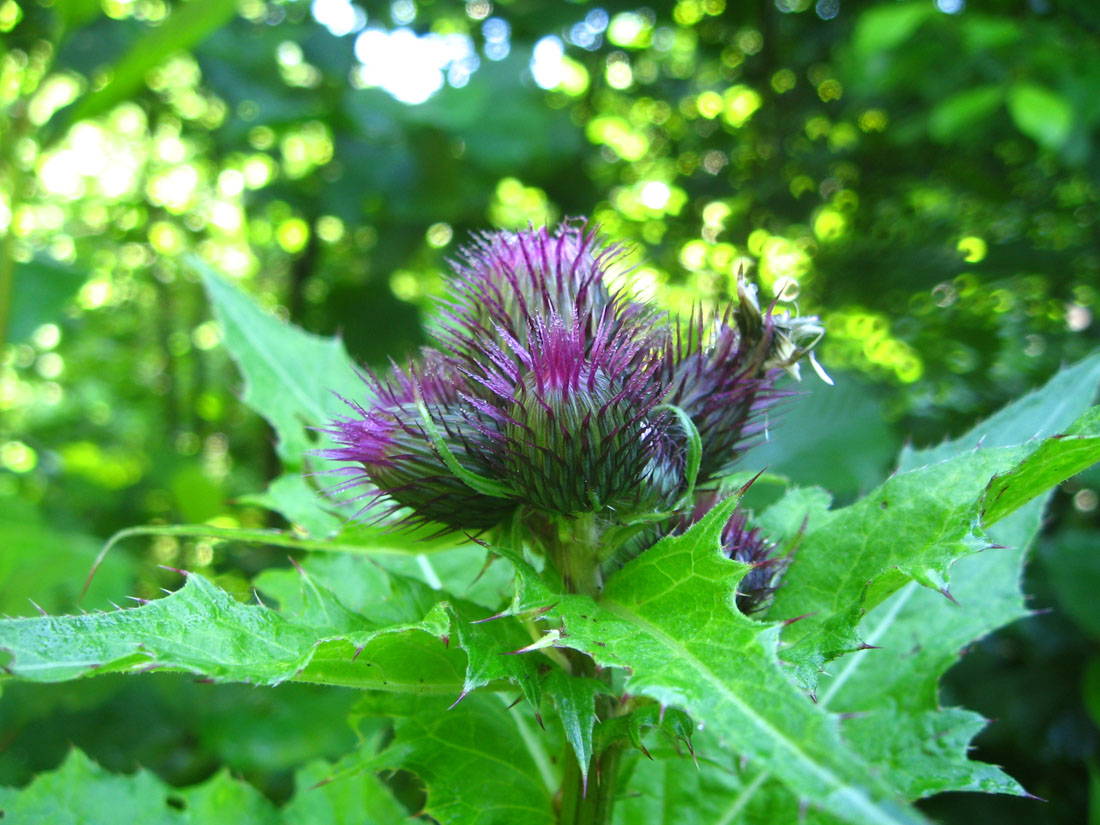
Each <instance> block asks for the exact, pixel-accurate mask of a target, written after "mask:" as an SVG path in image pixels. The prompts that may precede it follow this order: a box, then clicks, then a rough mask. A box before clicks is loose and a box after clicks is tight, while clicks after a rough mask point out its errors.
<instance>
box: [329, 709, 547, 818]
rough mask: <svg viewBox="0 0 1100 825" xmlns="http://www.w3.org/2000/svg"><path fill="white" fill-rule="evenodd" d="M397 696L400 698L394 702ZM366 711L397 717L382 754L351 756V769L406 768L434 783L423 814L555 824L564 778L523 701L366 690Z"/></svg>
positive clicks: (348, 769) (428, 783) (348, 762)
mask: <svg viewBox="0 0 1100 825" xmlns="http://www.w3.org/2000/svg"><path fill="white" fill-rule="evenodd" d="M395 700H396V701H395ZM359 707H360V712H362V713H363V714H367V715H369V714H383V715H387V716H393V717H397V719H396V722H395V725H394V737H393V741H392V743H391V744H390V745H389V746H388V747H387V748H386V749H385V750H384V751H382V752H381V753H379V754H377V755H369V756H367V757H366V758H353V759H348V760H345V764H344V765H343V768H344V772H345V773H355V772H358V771H363V770H366V771H377V770H382V769H386V768H403V769H405V770H409V771H412V772H413V773H415V774H416V775H417V776H419V777H420V778H421V779H422V780H423V781H424V783H425V784H426V786H427V791H428V800H427V803H426V804H425V806H424V813H426V814H427V815H428V816H431V817H432V818H433V819H435V820H437V821H438V822H440V823H441V825H515V823H518V822H522V823H524V825H551V823H554V822H556V821H557V820H556V816H555V815H554V811H553V805H552V801H551V799H552V796H553V793H554V790H555V788H556V784H557V777H556V776H555V775H554V773H553V770H552V768H551V766H550V762H549V759H548V757H547V754H546V752H545V751H544V750H543V745H542V741H541V739H540V737H538V736H536V735H535V734H536V729H533V726H532V724H531V722H530V719H529V717H528V715H527V713H528V711H527V710H525V709H524V708H523V707H522V706H517V707H515V708H512V709H511V710H508V709H506V707H505V705H504V703H503V702H501V701H500V700H499V698H498V697H495V696H489V695H485V694H476V695H474V696H469V697H467V698H466V699H464V700H463V701H462V703H461V704H459V705H458V706H456V707H453V708H451V709H449V710H448V709H447V703H446V702H442V701H439V700H434V699H429V698H427V697H413V696H407V697H383V696H379V695H376V694H366V695H365V696H364V697H363V699H362V701H361V702H360V706H359Z"/></svg>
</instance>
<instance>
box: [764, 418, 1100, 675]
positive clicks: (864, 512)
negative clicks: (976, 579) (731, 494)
mask: <svg viewBox="0 0 1100 825" xmlns="http://www.w3.org/2000/svg"><path fill="white" fill-rule="evenodd" d="M1098 460H1100V424H1098V422H1097V420H1096V416H1095V415H1093V414H1088V415H1086V417H1085V418H1083V419H1082V421H1081V423H1080V424H1079V426H1078V428H1077V430H1075V434H1074V435H1072V436H1065V437H1052V438H1049V439H1045V440H1042V441H1039V440H1032V441H1029V442H1027V443H1026V444H1022V445H1019V446H1015V447H993V448H985V447H982V448H981V449H978V450H971V451H968V452H965V453H963V454H961V455H956V456H955V457H953V458H949V459H946V460H944V461H940V462H938V463H935V464H930V465H926V466H923V467H920V468H918V469H915V470H913V471H911V472H908V473H904V474H902V475H898V476H895V477H894V478H892V479H890V480H889V481H887V482H886V483H885V484H883V485H882V486H880V487H879V488H878V489H876V490H874V491H873V492H872V493H871V494H869V495H868V496H867V497H866V498H864V499H862V500H860V501H858V502H856V503H855V504H853V505H851V506H850V507H846V508H843V509H841V510H836V511H830V512H821V511H817V512H815V513H811V515H810V519H809V526H808V529H807V531H806V534H805V536H804V537H803V538H802V540H801V543H800V546H799V549H798V552H797V554H796V556H795V561H794V563H793V564H792V565H791V568H790V570H789V571H788V573H787V577H786V580H785V581H784V584H783V587H782V588H781V589H780V590H779V593H778V594H777V596H776V600H775V604H774V605H773V607H772V610H771V612H770V613H769V618H779V619H794V618H797V617H805V618H803V619H802V620H801V621H799V622H797V623H795V624H793V625H791V626H790V627H789V628H788V630H787V632H786V633H785V634H784V638H785V640H786V641H788V642H790V643H791V644H792V645H793V646H792V647H790V648H788V649H786V650H785V651H784V654H783V656H784V659H786V660H787V661H789V662H792V663H793V664H795V665H796V666H797V675H798V678H799V680H800V682H801V683H802V684H803V685H805V686H806V687H808V688H812V687H813V685H814V684H815V683H816V680H817V674H818V671H819V670H820V669H821V668H822V666H823V665H824V663H825V662H826V661H828V660H829V659H832V658H835V657H836V656H838V655H840V654H842V653H845V652H849V651H851V650H855V649H858V647H859V644H860V641H859V639H858V638H857V637H856V635H855V627H856V625H857V624H858V623H859V620H860V618H861V616H862V613H863V611H865V610H868V609H870V608H872V607H874V606H875V605H877V604H878V603H880V602H881V601H882V600H883V599H885V598H886V597H888V596H889V595H890V594H892V593H894V592H896V591H897V590H898V589H899V588H901V587H903V586H904V585H905V584H906V583H907V582H908V581H917V582H919V583H920V584H923V585H925V586H927V587H930V588H932V589H934V590H942V591H944V592H947V587H948V569H949V568H950V566H951V565H952V564H953V563H954V562H956V561H957V560H958V559H960V558H964V557H966V556H968V555H971V554H972V553H975V552H978V551H979V550H982V549H984V548H986V547H988V546H989V545H990V544H991V542H990V540H989V538H988V536H987V535H986V534H985V530H984V528H985V526H986V525H987V524H992V523H993V522H994V521H996V520H998V519H1000V518H1003V517H1004V516H1005V515H1007V514H1008V513H1010V512H1012V511H1013V510H1014V509H1016V508H1018V507H1019V506H1021V505H1022V504H1023V503H1024V502H1026V501H1027V500H1029V499H1031V498H1034V497H1035V496H1037V495H1039V494H1040V493H1042V492H1043V491H1044V490H1047V489H1049V488H1050V486H1051V485H1052V484H1056V483H1058V482H1060V481H1063V480H1064V479H1065V478H1068V477H1069V476H1071V475H1073V474H1075V473H1077V472H1079V471H1080V470H1082V469H1084V468H1086V467H1088V466H1090V465H1091V464H1093V463H1095V462H1096V461H1098ZM800 509H801V502H795V504H793V505H792V503H791V502H789V501H786V500H783V501H780V502H779V503H778V504H777V505H775V506H774V507H773V508H772V510H771V511H769V512H767V513H765V514H764V516H763V517H762V522H763V523H764V525H765V526H766V528H768V529H769V530H772V531H773V532H779V531H780V530H781V529H782V527H783V526H784V525H786V527H787V528H788V529H789V526H790V525H791V524H792V523H794V521H795V520H797V517H798V511H799V510H800Z"/></svg>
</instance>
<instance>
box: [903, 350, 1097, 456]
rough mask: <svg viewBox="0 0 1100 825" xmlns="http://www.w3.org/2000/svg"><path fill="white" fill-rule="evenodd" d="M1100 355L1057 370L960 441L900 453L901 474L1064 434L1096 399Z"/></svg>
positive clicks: (1094, 355) (909, 448)
mask: <svg viewBox="0 0 1100 825" xmlns="http://www.w3.org/2000/svg"><path fill="white" fill-rule="evenodd" d="M1098 384H1100V352H1097V353H1095V354H1093V355H1090V356H1089V357H1088V358H1083V359H1081V360H1080V361H1078V362H1077V363H1076V364H1073V365H1071V366H1069V367H1066V368H1065V369H1062V370H1059V371H1058V372H1057V373H1056V374H1055V375H1054V377H1052V378H1051V379H1050V380H1049V381H1048V382H1047V383H1046V384H1045V385H1043V386H1042V387H1040V388H1039V389H1036V390H1033V391H1032V392H1030V393H1028V394H1027V395H1025V396H1023V397H1021V398H1018V399H1016V400H1015V401H1013V402H1012V403H1011V404H1008V405H1007V406H1005V407H1004V408H1003V409H1001V410H1000V411H999V412H997V413H995V414H994V415H992V416H990V417H989V418H988V419H986V420H985V421H982V422H980V423H979V424H977V425H976V426H975V427H974V428H973V429H971V430H970V431H969V432H967V433H965V434H964V435H961V436H959V437H958V438H956V439H953V440H950V441H945V442H943V443H942V444H938V445H936V446H935V447H927V448H925V449H922V450H915V449H913V448H912V447H906V448H905V449H903V450H902V451H901V457H900V459H899V461H898V472H899V473H906V472H909V471H910V470H915V469H916V468H918V467H924V466H926V465H928V464H935V463H937V462H939V461H944V460H946V459H948V458H954V457H955V456H958V455H962V454H963V453H965V452H968V451H969V450H973V449H977V448H978V447H979V446H982V447H1008V446H1011V445H1013V444H1023V443H1024V442H1026V441H1030V440H1031V439H1033V438H1048V437H1050V436H1052V435H1057V434H1058V433H1061V432H1065V431H1066V429H1068V428H1069V427H1070V426H1071V425H1072V424H1073V422H1074V421H1075V420H1077V418H1078V417H1080V416H1081V414H1082V413H1084V411H1085V409H1086V408H1087V407H1088V406H1089V404H1091V403H1092V400H1093V398H1094V397H1095V396H1096V390H1097V385H1098Z"/></svg>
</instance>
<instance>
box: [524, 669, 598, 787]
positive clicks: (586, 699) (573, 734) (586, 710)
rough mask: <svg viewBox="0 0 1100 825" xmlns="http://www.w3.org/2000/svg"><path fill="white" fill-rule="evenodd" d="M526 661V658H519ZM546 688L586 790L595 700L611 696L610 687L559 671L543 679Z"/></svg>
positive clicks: (594, 717)
mask: <svg viewBox="0 0 1100 825" xmlns="http://www.w3.org/2000/svg"><path fill="white" fill-rule="evenodd" d="M520 658H527V657H520ZM546 689H547V692H548V693H550V695H551V696H553V697H554V706H555V707H556V708H557V709H558V718H559V719H561V725H562V729H563V730H564V731H565V739H566V741H567V742H569V746H570V747H571V748H572V749H573V753H574V754H575V755H576V757H577V764H578V765H580V769H581V777H582V779H583V782H584V785H585V788H587V787H588V765H589V764H590V763H591V761H592V753H593V750H592V728H593V727H594V726H595V724H596V697H597V696H600V695H604V694H607V693H610V692H611V690H610V688H609V687H608V686H607V685H605V684H604V683H603V682H600V681H598V680H596V679H585V678H582V677H579V676H572V675H570V674H567V673H566V672H565V671H562V670H554V671H552V672H551V673H550V674H549V676H548V677H547V679H546Z"/></svg>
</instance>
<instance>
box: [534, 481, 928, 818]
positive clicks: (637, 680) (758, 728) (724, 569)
mask: <svg viewBox="0 0 1100 825" xmlns="http://www.w3.org/2000/svg"><path fill="white" fill-rule="evenodd" d="M735 504H736V500H735V499H733V498H731V499H727V500H726V501H725V502H723V503H722V504H720V505H719V506H717V507H715V508H714V509H713V510H712V511H711V512H710V513H709V514H708V515H707V516H706V517H705V518H704V519H703V520H702V521H701V522H700V523H699V524H697V525H696V526H695V527H693V528H692V529H691V530H690V531H688V532H687V533H686V534H684V535H682V536H676V537H669V538H666V539H663V540H662V541H661V542H659V543H658V544H657V545H655V546H654V547H652V548H650V549H649V550H647V551H646V552H645V553H643V554H642V555H641V556H640V557H638V558H637V559H635V560H634V561H632V562H630V563H629V564H628V565H627V566H626V567H624V568H623V569H622V570H620V571H619V572H618V573H616V574H615V575H614V576H612V577H611V579H610V580H609V582H608V584H607V588H606V589H605V591H604V593H603V595H602V597H601V598H600V601H599V602H595V601H593V600H592V599H590V598H588V597H585V596H577V595H567V594H560V593H559V594H556V595H555V596H552V597H551V601H550V602H549V603H550V604H553V605H554V606H553V609H552V610H550V611H549V612H548V613H547V614H546V620H547V621H548V622H550V624H551V626H552V627H553V629H552V630H551V632H550V633H549V634H548V637H549V638H552V639H554V643H555V644H556V645H557V646H559V647H571V648H574V649H576V650H580V651H582V652H584V653H587V654H588V655H590V656H592V658H593V659H594V660H595V661H596V662H597V663H598V664H600V665H603V666H606V667H622V668H628V669H629V671H630V676H629V679H628V681H627V684H626V690H627V691H628V692H630V693H632V694H643V695H646V696H650V697H652V698H654V699H656V700H657V701H658V702H661V703H664V704H668V705H675V706H678V707H680V708H683V709H684V710H686V711H687V712H688V713H690V714H691V715H692V716H693V717H694V718H695V719H697V720H698V721H699V722H700V723H702V724H704V725H705V726H706V727H708V728H709V729H710V730H711V731H712V732H714V733H715V734H716V735H718V736H720V737H721V738H722V739H723V740H725V741H726V742H727V743H728V745H729V746H730V747H731V748H733V749H734V750H735V751H736V752H737V753H739V754H743V755H744V756H745V757H746V758H748V759H750V760H751V761H752V762H753V763H754V764H755V765H757V766H759V767H760V768H762V769H765V770H768V771H771V772H772V773H774V775H775V776H777V777H779V778H780V779H782V780H783V781H784V782H785V783H786V784H787V785H788V786H789V787H790V788H791V789H792V792H793V793H795V794H796V795H798V796H799V797H800V798H803V799H807V800H809V801H810V802H811V803H813V804H817V805H820V806H821V807H822V808H824V809H826V810H829V811H831V812H832V813H834V814H835V815H836V816H838V817H840V818H842V819H843V820H845V821H848V822H853V823H880V825H881V824H882V823H914V822H923V821H924V820H923V818H922V817H920V815H919V814H917V813H915V812H913V811H911V810H909V809H906V808H905V807H903V806H902V805H900V804H899V803H898V802H897V801H896V800H895V796H896V795H895V793H894V792H893V790H892V789H891V788H889V787H888V786H887V785H886V784H885V783H883V782H882V781H881V780H880V779H879V778H878V777H877V776H876V774H875V772H874V770H873V769H872V768H871V767H870V766H869V765H868V764H866V763H865V762H864V761H863V760H861V759H860V758H859V757H857V756H856V755H855V754H854V753H853V752H852V751H851V750H850V749H849V748H848V747H847V746H846V745H845V744H844V743H843V741H842V740H841V738H840V735H839V731H838V728H837V723H836V720H835V719H834V718H832V717H830V716H828V715H827V714H826V713H824V712H823V711H822V710H820V709H819V708H816V707H815V706H814V705H813V704H812V703H811V702H810V701H809V699H807V698H806V697H805V696H804V695H803V694H801V693H800V692H799V691H798V690H797V689H795V687H794V686H793V685H792V684H791V682H790V680H789V679H788V677H787V675H786V674H785V673H784V672H783V670H782V668H781V666H780V664H779V662H778V659H777V657H776V654H775V645H776V641H777V638H776V637H777V630H778V628H777V627H774V626H767V625H762V624H761V623H759V622H754V621H751V620H749V619H747V618H745V617H744V616H742V615H741V614H740V613H738V612H737V611H736V609H735V608H734V606H733V605H734V593H735V590H736V586H737V583H738V581H740V579H742V578H743V577H744V576H745V574H746V573H747V571H748V569H749V567H748V565H744V564H739V563H737V562H734V561H730V560H729V559H726V558H724V557H723V556H722V555H721V553H720V545H719V539H720V535H721V531H722V528H723V526H724V525H725V523H726V521H727V520H728V518H729V516H730V513H731V512H732V510H733V507H734V506H735ZM516 568H517V571H518V572H519V574H520V576H521V587H522V588H526V587H527V586H528V584H529V583H531V582H532V580H531V572H532V571H530V570H529V568H523V567H521V566H520V565H519V564H516ZM533 584H534V588H535V590H536V592H537V591H538V590H539V589H541V588H543V587H545V585H544V584H543V583H541V582H539V581H538V580H534V581H533ZM518 603H519V604H520V605H523V606H529V604H530V598H529V596H528V595H523V594H521V595H520V597H519V599H518Z"/></svg>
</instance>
